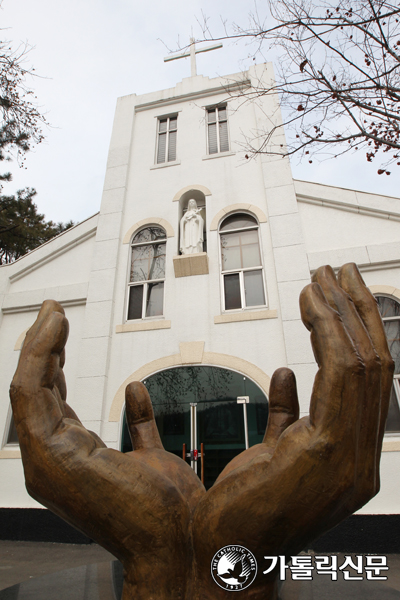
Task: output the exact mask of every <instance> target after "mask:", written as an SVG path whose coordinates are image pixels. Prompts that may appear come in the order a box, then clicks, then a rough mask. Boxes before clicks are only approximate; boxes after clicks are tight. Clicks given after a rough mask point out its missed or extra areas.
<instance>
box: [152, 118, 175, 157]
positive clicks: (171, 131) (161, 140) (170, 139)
mask: <svg viewBox="0 0 400 600" xmlns="http://www.w3.org/2000/svg"><path fill="white" fill-rule="evenodd" d="M177 124H178V117H177V116H176V115H175V116H174V117H165V118H163V119H158V133H157V164H161V163H165V162H172V161H174V160H176V136H177Z"/></svg>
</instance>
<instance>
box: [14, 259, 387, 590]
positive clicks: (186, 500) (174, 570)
mask: <svg viewBox="0 0 400 600" xmlns="http://www.w3.org/2000/svg"><path fill="white" fill-rule="evenodd" d="M313 280H314V283H312V284H310V285H308V286H307V287H306V288H305V289H304V290H303V292H302V293H301V296H300V307H301V314H302V319H303V322H304V324H305V326H306V327H307V328H308V329H309V330H310V332H311V343H312V346H313V350H314V354H315V357H316V360H317V363H318V366H319V370H318V373H317V375H316V378H315V382H314V387H313V392H312V396H311V405H310V415H309V416H308V417H304V418H302V419H300V420H299V419H298V412H299V409H298V402H297V393H296V383H295V378H294V375H293V373H292V372H291V371H290V370H289V369H278V371H276V372H275V373H274V375H273V378H272V381H271V389H270V398H269V402H270V412H269V420H268V426H267V431H266V433H265V437H264V441H263V443H262V444H258V445H257V446H253V447H252V448H250V449H249V450H246V451H245V452H242V453H241V454H240V455H239V456H237V457H236V458H235V459H234V460H233V461H232V462H231V463H229V464H228V466H227V467H226V468H225V469H224V471H223V472H222V473H221V475H220V476H219V478H218V479H217V481H216V483H215V484H214V486H213V487H212V488H211V489H210V490H209V491H208V492H206V491H205V490H204V488H203V486H202V484H201V483H200V481H199V479H198V478H197V476H196V475H195V473H194V472H193V471H192V470H191V469H190V467H189V466H188V465H187V464H186V463H185V462H184V461H182V460H181V459H179V458H177V457H176V456H175V455H173V454H170V453H168V452H165V451H164V449H163V447H162V444H161V440H160V437H159V434H158V431H157V428H156V425H155V421H154V416H153V410H152V406H151V401H150V398H149V396H148V393H147V391H146V389H145V387H144V386H143V385H142V384H140V383H133V384H130V385H129V386H128V388H127V390H126V416H127V421H128V426H129V430H130V434H131V438H132V442H133V447H134V451H133V452H131V453H128V454H122V453H120V452H118V451H116V450H111V449H108V448H106V447H105V445H104V444H103V442H102V441H101V440H100V439H99V438H98V436H96V435H95V434H93V433H91V432H89V431H87V430H86V429H85V428H84V427H83V425H82V424H81V423H80V421H79V419H78V417H77V416H76V415H75V413H74V412H73V411H72V410H71V408H70V407H69V406H68V405H67V403H66V401H65V398H66V387H65V380H64V376H63V371H62V367H63V363H64V346H65V343H66V340H67V336H68V322H67V320H66V319H65V317H64V313H63V309H62V308H61V307H60V306H59V305H58V304H57V303H56V302H53V301H47V302H45V303H44V305H43V307H42V309H41V311H40V313H39V316H38V318H37V320H36V322H35V324H34V325H33V326H32V328H31V329H30V330H29V332H28V334H27V336H26V340H25V343H24V346H23V349H22V352H21V357H20V361H19V365H18V368H17V372H16V374H15V376H14V380H13V382H12V385H11V399H12V404H13V410H14V418H15V423H16V426H17V431H18V436H19V441H20V447H21V453H22V459H23V463H24V470H25V478H26V487H27V489H28V491H29V493H30V494H31V495H32V496H33V497H34V498H35V499H36V500H38V501H39V502H41V503H42V504H44V505H45V506H47V507H48V508H49V509H51V510H52V511H54V512H55V513H56V514H58V515H60V516H61V517H62V518H64V519H65V520H66V521H68V522H69V523H71V524H72V525H74V526H75V527H77V528H78V529H80V530H81V531H83V532H84V533H86V535H88V536H89V537H91V538H92V539H94V540H95V541H97V542H98V543H99V544H101V545H102V546H104V547H105V548H106V549H107V550H109V551H110V552H112V553H113V554H114V555H115V556H116V557H117V558H119V559H120V560H121V562H122V563H123V565H124V577H125V579H124V589H123V600H133V599H134V600H217V599H218V600H219V599H227V598H230V599H231V598H232V595H231V593H230V592H229V591H226V590H225V589H222V587H219V586H218V585H216V583H215V582H214V580H213V579H212V577H211V573H210V565H211V560H212V558H213V556H214V554H215V553H216V552H217V551H218V550H220V549H221V548H223V547H224V546H227V545H234V544H237V545H242V546H245V547H246V548H248V549H249V550H250V551H251V552H252V553H253V554H254V555H255V556H256V557H257V560H259V561H262V559H263V557H264V556H276V555H285V556H287V557H289V556H291V555H295V554H298V552H299V551H301V550H302V549H303V548H304V547H305V546H306V545H307V544H308V543H309V542H310V541H311V540H312V539H314V538H315V537H316V536H318V535H320V534H321V533H323V532H324V531H327V530H328V529H330V528H331V527H333V526H334V525H336V524H337V523H339V522H340V521H341V520H342V519H344V518H345V517H347V516H348V515H350V514H351V513H353V512H354V511H355V510H357V509H358V508H360V507H361V506H362V505H363V504H365V503H366V502H367V501H368V500H369V499H370V498H372V497H373V496H374V495H375V494H376V493H377V492H378V490H379V460H380V453H381V446H382V439H383V434H384V427H385V420H386V415H387V410H388V403H389V396H390V389H391V384H392V377H393V361H392V359H391V357H390V353H389V350H388V347H387V343H386V337H385V332H384V329H383V325H382V321H381V318H380V315H379V312H378V308H377V305H376V301H375V299H374V298H373V296H372V295H371V293H370V292H369V290H368V289H367V288H366V287H365V285H364V283H363V281H362V278H361V276H360V274H359V272H358V270H357V268H356V266H355V265H345V266H344V267H342V269H341V270H340V271H339V274H338V280H336V277H335V275H334V273H333V271H332V269H331V268H330V267H322V268H320V269H319V270H318V271H317V272H316V274H315V276H314V278H313ZM239 571H241V569H239V567H235V568H233V569H227V572H226V573H225V574H224V575H225V577H228V575H229V574H232V573H233V574H235V576H239V577H240V576H241V573H239ZM242 578H243V577H242ZM277 579H278V574H277V572H276V570H274V571H272V572H271V573H269V574H268V575H264V574H263V572H262V568H259V571H258V573H257V576H256V578H255V580H254V582H253V583H252V584H251V586H249V587H248V588H247V589H245V590H243V591H242V592H241V594H240V597H241V598H242V599H248V600H250V599H251V600H274V599H276V598H277Z"/></svg>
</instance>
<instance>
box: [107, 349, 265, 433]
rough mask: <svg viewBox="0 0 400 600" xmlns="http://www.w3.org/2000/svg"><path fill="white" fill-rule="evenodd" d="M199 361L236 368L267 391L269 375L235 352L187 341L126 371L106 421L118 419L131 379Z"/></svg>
mask: <svg viewBox="0 0 400 600" xmlns="http://www.w3.org/2000/svg"><path fill="white" fill-rule="evenodd" d="M199 365H204V366H206V365H207V366H215V367H221V368H225V369H229V370H232V371H237V372H238V373H241V374H243V375H244V376H245V377H248V378H249V379H251V380H252V381H254V383H255V384H256V385H258V386H259V388H260V389H261V390H262V391H263V392H264V394H265V395H266V396H267V397H268V395H269V385H270V381H271V378H270V377H269V376H268V375H266V374H265V373H264V372H263V371H262V370H261V369H260V368H259V367H257V366H256V365H254V364H252V363H250V362H248V361H247V360H243V359H242V358H238V357H237V356H230V355H229V354H219V353H217V352H203V343H202V342H191V343H188V344H181V352H180V353H179V354H173V355H171V356H166V357H164V358H159V359H157V360H154V361H151V362H149V363H147V364H146V365H143V366H142V367H140V368H139V369H137V370H136V371H134V372H133V373H132V374H131V375H129V377H127V378H126V379H125V381H124V382H123V383H122V384H121V385H120V386H119V388H118V390H117V392H116V394H115V396H114V398H113V401H112V404H111V408H110V412H109V416H108V420H109V422H119V421H120V420H121V415H122V414H123V409H124V404H125V388H126V386H127V385H128V384H129V383H131V382H132V381H143V379H145V378H146V377H149V376H150V375H154V374H155V373H157V372H158V371H163V370H165V369H170V368H173V367H182V366H199Z"/></svg>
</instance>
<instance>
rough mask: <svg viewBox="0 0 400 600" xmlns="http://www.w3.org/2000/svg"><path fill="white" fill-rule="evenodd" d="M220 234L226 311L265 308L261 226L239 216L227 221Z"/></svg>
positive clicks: (229, 218)
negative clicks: (259, 228)
mask: <svg viewBox="0 0 400 600" xmlns="http://www.w3.org/2000/svg"><path fill="white" fill-rule="evenodd" d="M219 231H220V239H221V273H222V290H223V292H222V293H223V308H224V310H238V309H242V310H244V309H246V308H253V307H256V306H265V304H266V302H265V297H266V295H265V285H264V276H263V268H262V257H261V252H260V242H259V235H258V222H257V221H256V219H255V218H254V217H252V216H251V215H248V214H246V213H237V214H234V215H230V216H229V217H227V218H226V219H224V221H223V222H222V224H221V226H220V229H219Z"/></svg>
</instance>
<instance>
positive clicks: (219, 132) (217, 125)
mask: <svg viewBox="0 0 400 600" xmlns="http://www.w3.org/2000/svg"><path fill="white" fill-rule="evenodd" d="M207 135H208V153H209V154H218V153H219V152H228V150H229V140H228V121H227V109H226V106H219V107H218V106H216V107H214V108H208V109H207Z"/></svg>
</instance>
